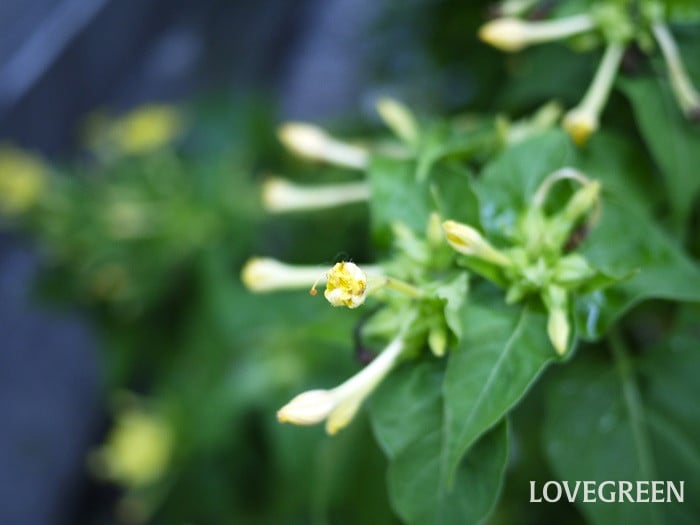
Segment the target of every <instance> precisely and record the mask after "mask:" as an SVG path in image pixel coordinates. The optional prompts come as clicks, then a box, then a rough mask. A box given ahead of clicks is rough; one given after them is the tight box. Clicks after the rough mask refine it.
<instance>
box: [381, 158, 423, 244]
mask: <svg viewBox="0 0 700 525" xmlns="http://www.w3.org/2000/svg"><path fill="white" fill-rule="evenodd" d="M414 169H415V163H414V162H413V161H408V160H399V159H390V158H386V157H374V158H373V159H372V162H371V164H370V167H369V171H368V176H369V184H370V187H371V190H372V198H371V200H370V214H371V224H372V231H373V233H374V236H375V237H376V238H377V240H378V242H379V243H380V244H384V245H386V244H388V239H389V238H390V233H391V232H390V228H391V224H392V223H394V222H402V223H404V224H405V225H406V226H408V227H409V228H411V229H412V230H413V231H414V232H415V233H417V234H418V235H420V236H421V237H422V236H423V234H424V232H425V228H426V225H427V224H428V217H429V215H430V211H431V206H430V195H429V192H428V191H427V189H426V185H425V183H423V184H420V183H418V182H416V179H415V176H414Z"/></svg>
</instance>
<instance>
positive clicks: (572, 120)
mask: <svg viewBox="0 0 700 525" xmlns="http://www.w3.org/2000/svg"><path fill="white" fill-rule="evenodd" d="M562 126H563V128H564V130H565V131H566V132H567V133H568V134H569V136H570V137H571V140H573V141H574V143H575V144H576V145H577V146H583V145H584V144H585V143H586V142H588V138H589V137H590V136H591V134H593V133H594V132H595V131H596V130H597V129H598V115H597V114H595V113H594V112H592V111H590V110H589V109H588V108H581V107H578V108H574V109H572V110H571V111H569V112H567V114H566V115H564V120H563V121H562Z"/></svg>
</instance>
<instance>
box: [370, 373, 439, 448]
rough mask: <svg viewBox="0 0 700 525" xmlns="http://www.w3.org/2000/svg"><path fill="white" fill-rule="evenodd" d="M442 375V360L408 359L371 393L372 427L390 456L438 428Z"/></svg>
mask: <svg viewBox="0 0 700 525" xmlns="http://www.w3.org/2000/svg"><path fill="white" fill-rule="evenodd" d="M442 378H443V366H442V362H439V361H433V362H424V363H415V362H410V363H408V364H406V365H405V366H403V367H399V368H398V369H397V370H395V371H394V372H392V373H391V374H390V375H389V377H387V378H386V379H385V380H384V382H383V383H382V385H381V386H380V387H379V388H378V389H377V391H376V392H375V393H374V394H373V396H372V399H371V403H370V405H369V408H370V415H371V417H372V427H373V429H374V434H375V436H376V438H377V441H378V442H379V444H380V446H381V447H382V449H383V450H384V453H385V454H386V455H387V456H388V457H389V458H393V457H395V456H396V455H397V454H398V453H399V452H400V451H402V450H403V449H405V448H406V447H407V446H408V445H409V444H410V443H412V442H414V441H416V440H417V439H419V438H420V437H421V436H422V435H423V434H425V433H426V432H432V431H433V430H434V429H439V428H440V425H441V421H442V409H441V407H440V405H441V404H442V399H441V392H440V387H441V385H442Z"/></svg>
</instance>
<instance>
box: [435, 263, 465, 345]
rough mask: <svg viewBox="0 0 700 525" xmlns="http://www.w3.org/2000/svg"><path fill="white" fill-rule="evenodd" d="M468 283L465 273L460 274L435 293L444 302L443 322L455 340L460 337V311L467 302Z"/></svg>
mask: <svg viewBox="0 0 700 525" xmlns="http://www.w3.org/2000/svg"><path fill="white" fill-rule="evenodd" d="M468 289H469V281H468V279H467V274H466V272H460V273H459V275H457V277H455V278H454V279H452V280H451V281H448V282H446V283H445V284H443V285H441V286H440V287H439V288H438V289H437V290H436V291H435V295H437V296H438V297H439V298H440V299H442V300H444V302H445V322H446V323H447V326H448V327H449V328H450V330H452V333H454V334H455V336H456V337H457V339H461V337H462V333H463V331H462V327H463V326H462V319H461V310H462V307H463V306H464V303H465V301H466V300H467V291H468Z"/></svg>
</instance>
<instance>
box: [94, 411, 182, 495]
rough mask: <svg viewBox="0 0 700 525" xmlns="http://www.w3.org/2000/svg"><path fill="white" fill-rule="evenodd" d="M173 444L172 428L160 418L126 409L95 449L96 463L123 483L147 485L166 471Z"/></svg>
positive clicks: (127, 484)
mask: <svg viewBox="0 0 700 525" xmlns="http://www.w3.org/2000/svg"><path fill="white" fill-rule="evenodd" d="M172 444H173V437H172V433H171V429H170V427H169V426H168V424H167V423H166V422H165V421H164V420H163V419H162V418H161V417H159V416H157V415H155V414H152V413H148V412H146V411H144V410H143V409H135V408H129V409H126V410H124V411H123V412H121V413H120V414H119V416H118V417H117V421H116V423H115V426H114V428H112V430H111V432H110V434H109V436H108V437H107V442H106V443H105V444H104V445H103V446H102V447H101V448H100V449H99V450H98V451H97V453H96V455H95V457H94V459H95V466H96V468H97V469H98V471H99V473H100V474H103V475H104V476H105V477H108V478H110V479H113V480H114V481H117V482H119V483H121V484H123V485H126V486H129V487H139V486H143V485H147V484H149V483H151V482H153V481H156V480H157V479H158V478H159V477H161V476H162V475H163V473H164V472H165V469H166V468H167V466H168V463H169V461H170V457H171V453H172Z"/></svg>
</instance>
